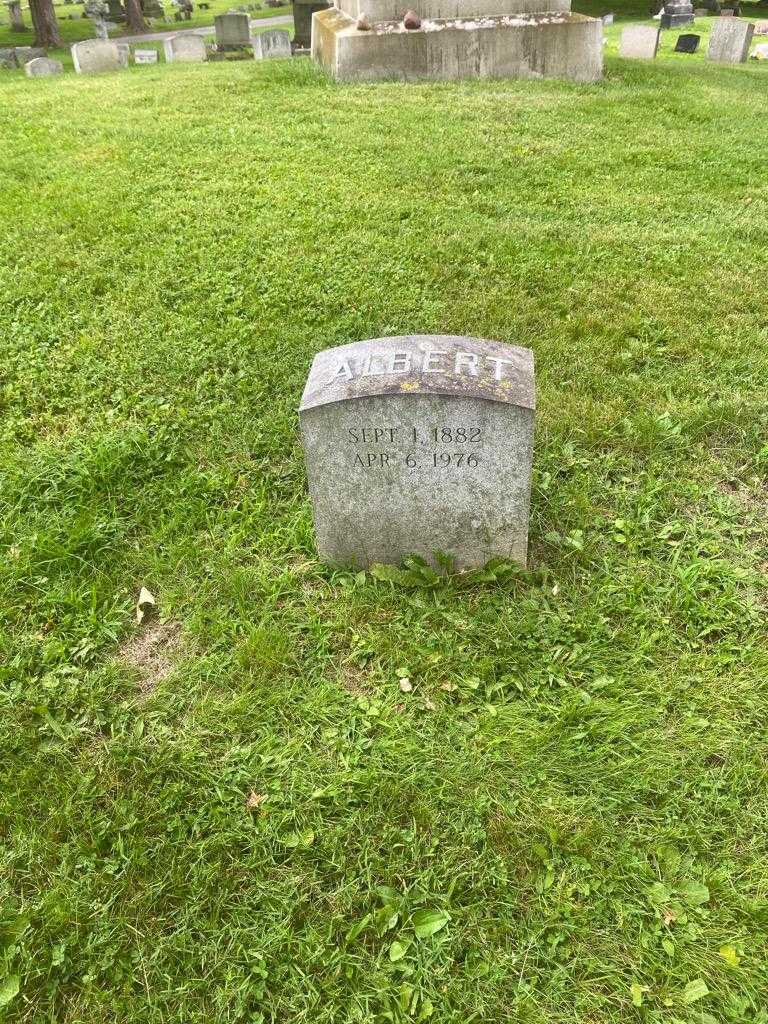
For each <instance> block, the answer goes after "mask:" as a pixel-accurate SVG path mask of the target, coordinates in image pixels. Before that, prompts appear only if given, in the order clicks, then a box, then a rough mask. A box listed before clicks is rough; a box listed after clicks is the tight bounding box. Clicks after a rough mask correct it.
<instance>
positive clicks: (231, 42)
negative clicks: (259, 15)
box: [213, 14, 251, 50]
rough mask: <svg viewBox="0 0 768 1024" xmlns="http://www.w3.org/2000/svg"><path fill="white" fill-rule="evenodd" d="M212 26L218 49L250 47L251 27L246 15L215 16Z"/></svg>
mask: <svg viewBox="0 0 768 1024" xmlns="http://www.w3.org/2000/svg"><path fill="white" fill-rule="evenodd" d="M213 25H214V28H215V30H216V46H217V48H218V49H220V50H226V49H228V48H229V47H234V48H237V47H239V46H250V45H251V27H250V22H249V21H248V15H247V14H217V15H216V17H215V18H214V19H213Z"/></svg>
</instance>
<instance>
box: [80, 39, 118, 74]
mask: <svg viewBox="0 0 768 1024" xmlns="http://www.w3.org/2000/svg"><path fill="white" fill-rule="evenodd" d="M71 49H72V61H73V63H74V65H75V71H76V72H77V73H78V74H79V75H92V74H97V73H98V72H101V71H117V70H118V69H119V68H120V52H119V50H118V49H117V43H113V42H110V40H108V39H84V40H83V41H82V42H81V43H75V44H74V45H73V46H72V48H71Z"/></svg>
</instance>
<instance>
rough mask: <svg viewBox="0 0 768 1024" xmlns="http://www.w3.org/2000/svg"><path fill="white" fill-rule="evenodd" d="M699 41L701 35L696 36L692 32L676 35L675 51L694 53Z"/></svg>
mask: <svg viewBox="0 0 768 1024" xmlns="http://www.w3.org/2000/svg"><path fill="white" fill-rule="evenodd" d="M700 42H701V36H697V35H696V34H695V33H694V32H684V33H683V34H682V35H681V36H678V37H677V42H676V43H675V50H674V52H675V53H696V51H697V50H698V48H699V43H700Z"/></svg>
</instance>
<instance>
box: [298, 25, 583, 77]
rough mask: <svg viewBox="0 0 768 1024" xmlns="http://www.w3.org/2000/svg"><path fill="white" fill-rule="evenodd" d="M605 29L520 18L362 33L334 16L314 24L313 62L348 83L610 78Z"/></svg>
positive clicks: (391, 27) (384, 28) (395, 27)
mask: <svg viewBox="0 0 768 1024" xmlns="http://www.w3.org/2000/svg"><path fill="white" fill-rule="evenodd" d="M602 33H603V26H602V23H601V22H600V21H599V19H597V18H588V17H586V16H585V15H583V14H558V13H555V14H537V15H533V14H516V15H509V16H502V17H482V18H476V19H466V18H464V19H459V20H456V21H449V20H440V21H430V20H428V19H423V20H422V24H421V28H420V29H417V30H415V31H408V30H407V29H406V28H405V27H404V26H403V24H402V22H399V21H398V22H384V23H378V24H375V25H374V26H373V30H372V31H370V32H360V31H358V29H357V28H356V23H355V21H354V20H352V19H351V18H350V17H348V16H347V15H345V14H344V13H342V12H341V11H339V10H337V9H336V8H331V9H330V10H327V11H320V12H319V13H317V14H315V15H314V17H313V20H312V56H313V57H314V59H315V60H316V61H318V62H319V63H320V64H322V65H323V66H324V67H326V68H327V69H328V70H329V71H330V72H331V74H332V75H334V77H336V78H338V79H342V80H361V81H379V80H386V79H400V80H404V81H412V80H415V79H419V78H430V79H458V78H566V79H571V80H572V81H575V82H595V81H598V80H599V79H600V78H601V77H602V72H603V48H602V39H603V34H602Z"/></svg>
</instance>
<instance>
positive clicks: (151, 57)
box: [133, 50, 157, 64]
mask: <svg viewBox="0 0 768 1024" xmlns="http://www.w3.org/2000/svg"><path fill="white" fill-rule="evenodd" d="M133 63H134V64H157V50H134V51H133Z"/></svg>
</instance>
